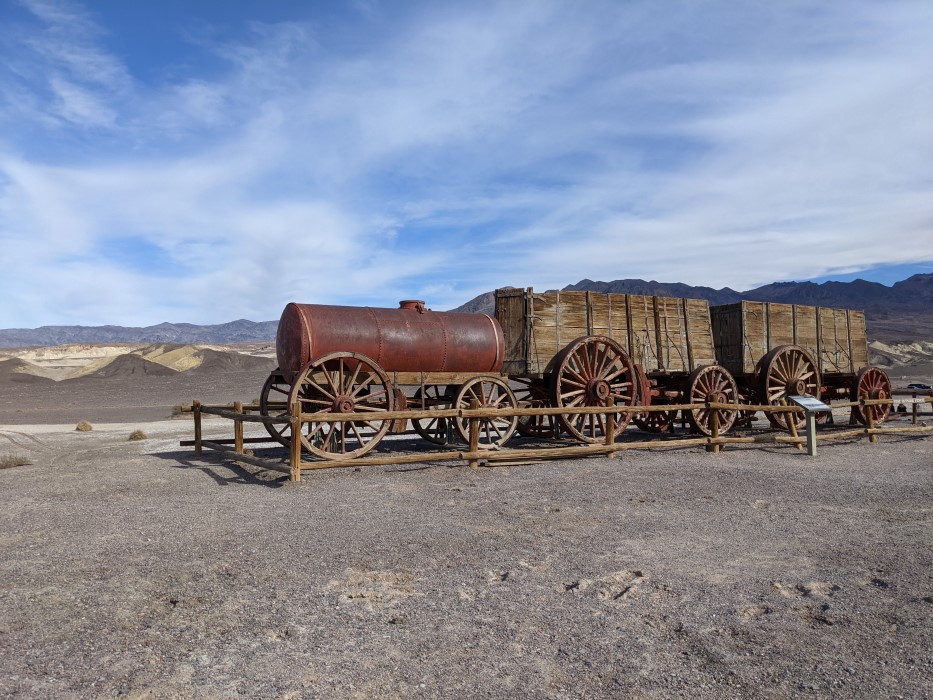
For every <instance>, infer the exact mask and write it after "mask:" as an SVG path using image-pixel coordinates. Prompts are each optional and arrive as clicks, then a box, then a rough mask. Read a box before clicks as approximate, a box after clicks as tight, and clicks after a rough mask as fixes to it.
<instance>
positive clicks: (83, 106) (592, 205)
mask: <svg viewBox="0 0 933 700" xmlns="http://www.w3.org/2000/svg"><path fill="white" fill-rule="evenodd" d="M931 36H933V3H930V2H928V1H927V0H922V1H919V2H885V3H878V2H858V1H851V2H845V3H825V2H816V1H814V2H793V1H788V2H778V3H757V2H756V3H736V2H731V1H730V2H726V1H720V2H716V1H709V2H703V1H692V0H691V1H687V0H684V1H683V2H678V1H676V0H672V1H671V2H664V3H658V2H654V1H649V0H644V1H641V0H632V1H624V2H623V1H622V0H613V1H611V2H605V3H603V2H599V1H598V0H593V1H591V2H585V3H580V2H547V1H546V0H536V2H532V3H518V2H472V3H460V2H457V3H443V2H423V3H421V2H412V3H400V2H393V3H383V2H379V1H378V0H360V1H358V2H292V3H289V2H274V3H270V2H258V1H257V2H250V1H247V0H241V1H238V2H208V1H204V0H201V1H199V2H189V1H185V2H183V1H181V0H161V1H160V2H151V3H149V2H125V1H124V0H96V1H94V2H86V3H79V2H61V1H58V0H0V250H2V256H3V266H2V274H0V299H2V302H0V327H5V328H9V327H36V326H39V325H46V324H83V325H97V324H107V323H112V324H120V325H149V324H153V323H159V322H162V321H173V322H192V323H221V322H225V321H229V320H233V319H237V318H250V319H253V320H267V319H274V318H277V317H278V315H279V314H280V313H281V309H282V307H283V306H284V305H285V304H286V303H287V302H288V301H303V302H309V303H335V304H368V305H376V306H394V305H395V303H396V301H397V300H399V299H407V298H422V299H426V300H427V301H428V304H429V305H430V306H431V307H433V308H435V309H446V308H452V307H454V306H458V305H459V304H461V303H463V302H465V301H467V300H469V299H471V298H472V297H473V296H475V295H477V294H479V293H481V292H484V291H489V290H491V289H494V288H496V287H500V286H504V285H515V286H533V287H535V288H537V289H547V288H559V287H563V286H565V285H567V284H572V283H574V282H577V281H578V280H580V279H583V278H590V279H594V280H612V279H620V278H626V277H639V278H644V279H656V280H659V281H666V282H674V281H679V282H686V283H689V284H697V285H707V286H712V287H717V288H718V287H724V286H729V287H732V288H735V289H739V290H744V289H749V288H752V287H755V286H759V285H761V284H766V283H769V282H774V281H784V280H805V279H814V280H818V281H820V280H827V279H840V280H849V279H853V278H855V277H863V278H865V279H871V280H877V281H880V282H884V283H886V284H890V283H892V282H894V281H896V280H898V279H904V278H906V277H908V276H909V275H911V274H913V273H916V272H933V119H931V115H933V80H931V79H930V71H931V67H933V42H931V41H930V37H931Z"/></svg>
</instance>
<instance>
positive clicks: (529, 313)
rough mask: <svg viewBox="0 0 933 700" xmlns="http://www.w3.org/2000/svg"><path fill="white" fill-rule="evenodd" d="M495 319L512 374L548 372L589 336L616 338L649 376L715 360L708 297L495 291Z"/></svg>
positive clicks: (684, 370) (505, 371)
mask: <svg viewBox="0 0 933 700" xmlns="http://www.w3.org/2000/svg"><path fill="white" fill-rule="evenodd" d="M496 318H497V319H498V321H499V324H500V325H501V326H502V331H503V333H504V335H505V364H504V366H503V368H502V372H503V374H507V375H509V376H516V377H518V376H521V377H543V376H545V375H547V374H549V373H550V372H551V371H552V365H553V362H554V359H555V357H556V356H557V355H558V353H559V352H560V351H561V350H562V349H563V348H564V347H565V346H567V345H568V344H569V343H571V342H573V341H574V340H576V339H577V338H580V337H581V336H588V335H602V336H607V337H609V338H611V339H613V340H615V341H616V342H618V343H619V344H620V345H621V346H622V347H623V348H624V349H625V350H626V352H628V353H629V355H630V356H631V358H632V360H633V361H634V362H635V363H636V364H638V365H641V367H642V368H643V369H644V371H645V372H646V373H648V374H649V375H651V374H670V373H689V372H691V371H692V370H694V369H695V368H697V367H699V366H701V365H708V364H713V363H715V362H716V355H715V348H714V344H713V333H712V325H711V321H710V312H709V302H707V301H706V300H705V299H681V298H672V297H656V296H642V295H637V294H604V293H600V292H544V293H535V292H534V290H533V289H531V288H530V287H529V288H527V289H519V288H505V289H497V290H496Z"/></svg>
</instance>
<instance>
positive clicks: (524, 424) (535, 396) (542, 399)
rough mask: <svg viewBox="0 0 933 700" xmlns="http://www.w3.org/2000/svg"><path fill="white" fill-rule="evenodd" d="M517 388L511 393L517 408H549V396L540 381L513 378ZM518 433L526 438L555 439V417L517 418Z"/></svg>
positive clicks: (545, 387) (542, 382)
mask: <svg viewBox="0 0 933 700" xmlns="http://www.w3.org/2000/svg"><path fill="white" fill-rule="evenodd" d="M512 381H514V382H516V383H517V384H518V385H519V386H518V388H516V389H513V390H512V391H513V392H514V394H515V399H516V400H517V401H518V407H519V408H549V407H550V406H551V395H550V393H549V392H548V390H547V386H546V385H545V383H544V381H542V380H540V379H526V378H524V377H522V378H513V380H512ZM518 432H519V433H521V434H522V435H524V436H526V437H533V438H553V437H557V432H558V430H557V418H556V416H519V418H518Z"/></svg>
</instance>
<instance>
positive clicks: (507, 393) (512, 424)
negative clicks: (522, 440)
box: [454, 377, 518, 447]
mask: <svg viewBox="0 0 933 700" xmlns="http://www.w3.org/2000/svg"><path fill="white" fill-rule="evenodd" d="M473 399H476V402H477V403H478V404H479V406H478V408H489V409H502V408H505V409H515V408H518V401H517V400H516V398H515V394H514V393H513V392H512V390H511V389H510V388H509V385H508V384H506V382H505V381H503V380H502V379H499V378H498V377H475V378H473V379H470V380H468V381H467V382H465V383H464V384H463V385H462V386H461V387H460V389H459V391H457V397H456V399H455V401H454V406H455V407H456V408H470V407H471V405H472V402H473ZM454 427H455V428H456V429H457V434H458V435H459V436H460V439H461V440H463V441H464V442H465V443H467V444H469V442H470V419H469V418H455V419H454ZM517 427H518V416H515V415H511V416H496V417H494V418H482V419H480V421H479V444H480V447H501V446H502V445H504V444H505V442H506V441H507V440H508V439H509V438H510V437H512V434H513V433H514V432H515V429H516V428H517Z"/></svg>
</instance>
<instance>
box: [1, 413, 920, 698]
mask: <svg viewBox="0 0 933 700" xmlns="http://www.w3.org/2000/svg"><path fill="white" fill-rule="evenodd" d="M101 427H102V428H103V429H99V428H97V427H95V430H94V431H92V432H90V433H77V432H74V430H73V425H69V426H65V427H59V428H56V427H51V426H44V427H38V426H10V425H7V426H0V454H4V453H10V452H12V453H16V454H20V455H24V456H28V457H30V458H31V459H32V460H33V462H34V463H33V464H32V465H29V466H20V467H14V468H10V469H3V470H0V696H2V697H24V698H25V697H28V698H44V697H48V698H71V697H76V698H77V697H81V698H84V697H131V698H174V697H181V698H188V697H190V698H202V697H239V696H246V697H263V698H265V697H281V698H441V697H443V698H459V697H477V698H515V697H528V698H621V697H626V698H628V697H645V698H681V697H684V696H690V697H710V698H720V697H722V698H734V697H766V698H768V697H773V698H784V697H843V698H845V697H860V698H875V697H905V698H924V697H933V549H931V543H933V458H931V452H933V451H931V449H930V448H931V445H933V442H931V438H930V437H927V438H925V439H924V438H893V437H886V438H883V440H882V441H881V442H880V443H878V444H875V445H870V444H868V443H867V442H843V443H838V444H834V445H831V446H821V448H820V453H819V455H818V456H817V457H808V456H807V455H806V454H805V453H801V452H798V451H796V450H794V449H792V448H789V447H778V446H774V447H773V448H768V447H764V448H763V447H760V446H759V447H755V448H748V449H746V448H734V449H730V450H727V451H726V452H724V453H722V454H720V455H712V454H707V453H705V452H704V451H703V450H702V449H695V448H690V449H670V450H663V451H657V452H637V453H633V452H629V453H624V455H623V456H622V457H620V458H618V459H608V458H592V459H586V460H564V461H557V462H550V463H546V464H536V465H524V466H510V467H497V468H481V469H479V470H477V471H475V472H473V471H471V470H470V469H468V468H467V467H464V466H449V465H440V464H438V465H428V466H426V467H416V468H412V467H376V468H363V469H361V470H358V471H357V470H353V469H344V470H332V471H325V472H317V473H313V474H306V475H305V477H304V481H303V482H302V483H300V484H290V483H288V482H287V481H284V480H283V477H282V476H281V475H279V474H275V473H270V472H260V471H259V470H257V469H255V468H254V467H248V466H241V465H237V464H235V463H232V462H228V461H224V460H222V459H221V458H220V457H219V456H217V455H215V454H205V456H204V457H203V458H199V459H195V458H194V456H193V454H192V452H191V451H190V450H189V449H182V448H179V447H178V440H179V438H181V437H189V436H190V431H191V427H190V421H187V420H172V421H160V422H155V423H149V424H138V425H137V424H125V425H120V424H113V425H108V426H101ZM134 428H142V429H143V430H145V431H146V432H147V433H148V435H149V439H147V440H144V441H141V442H128V441H127V437H128V435H129V433H130V432H131V431H132V430H133V429H134ZM205 432H206V435H211V434H224V435H229V434H230V432H231V429H230V425H229V423H225V422H222V421H218V420H208V421H206V423H205ZM279 454H281V451H279Z"/></svg>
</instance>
